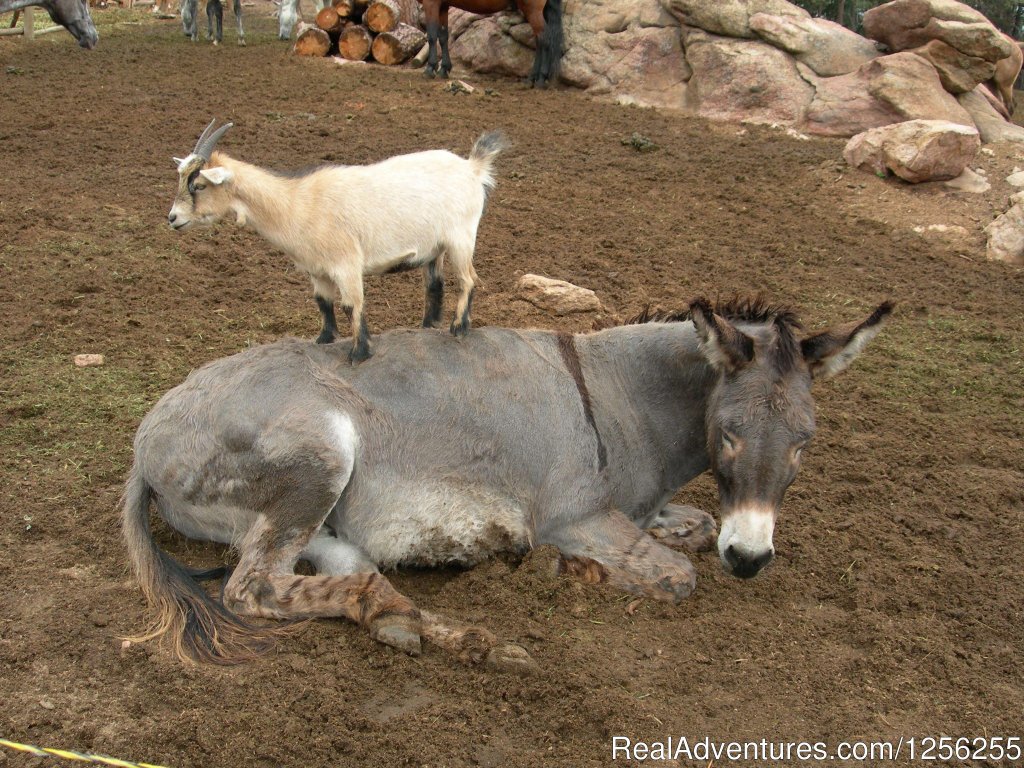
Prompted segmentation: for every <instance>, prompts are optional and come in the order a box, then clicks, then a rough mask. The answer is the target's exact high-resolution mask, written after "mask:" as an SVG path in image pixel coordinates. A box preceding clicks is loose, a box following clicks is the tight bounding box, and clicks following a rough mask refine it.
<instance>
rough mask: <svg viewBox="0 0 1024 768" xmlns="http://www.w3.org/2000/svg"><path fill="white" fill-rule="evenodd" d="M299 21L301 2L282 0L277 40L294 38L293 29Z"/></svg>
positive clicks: (297, 0)
mask: <svg viewBox="0 0 1024 768" xmlns="http://www.w3.org/2000/svg"><path fill="white" fill-rule="evenodd" d="M298 19H299V0H281V10H280V11H278V20H277V21H278V23H277V38H278V40H287V39H288V38H289V37H291V36H292V28H293V27H294V26H295V22H296V21H298Z"/></svg>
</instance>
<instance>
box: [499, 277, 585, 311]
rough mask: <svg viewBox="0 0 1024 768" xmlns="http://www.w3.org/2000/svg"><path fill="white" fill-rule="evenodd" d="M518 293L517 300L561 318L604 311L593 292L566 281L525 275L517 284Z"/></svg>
mask: <svg viewBox="0 0 1024 768" xmlns="http://www.w3.org/2000/svg"><path fill="white" fill-rule="evenodd" d="M516 292H517V298H520V299H522V300H524V301H528V302H530V303H531V304H533V305H534V306H535V307H537V308H539V309H543V310H544V311H545V312H551V313H553V314H555V315H559V316H561V315H568V314H571V313H574V312H600V311H601V310H602V309H603V307H602V306H601V302H600V300H599V299H598V298H597V294H595V293H594V292H593V291H591V290H589V289H587V288H580V287H579V286H578V285H573V284H572V283H567V282H566V281H565V280H553V279H551V278H550V277H542V276H541V275H531V274H527V275H523V276H522V277H521V278H519V282H518V283H517V284H516Z"/></svg>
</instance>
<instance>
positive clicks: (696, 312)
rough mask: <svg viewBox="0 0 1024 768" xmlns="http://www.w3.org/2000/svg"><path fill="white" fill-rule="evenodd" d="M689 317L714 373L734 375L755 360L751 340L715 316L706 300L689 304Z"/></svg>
mask: <svg viewBox="0 0 1024 768" xmlns="http://www.w3.org/2000/svg"><path fill="white" fill-rule="evenodd" d="M690 318H691V319H692V320H693V327H694V328H696V329H697V336H699V337H700V340H701V350H702V351H703V352H704V356H705V357H706V358H707V359H708V362H709V363H711V365H712V366H713V367H714V368H716V369H717V370H720V371H725V372H726V373H733V372H735V371H738V370H739V369H740V368H742V367H743V366H744V365H746V364H747V363H749V362H750V361H751V360H753V359H754V340H753V339H751V338H750V337H749V336H747V335H746V334H745V333H743V331H740V330H738V329H737V328H736V327H735V326H734V325H733V324H732V323H730V322H729V321H728V320H726V319H725V318H723V317H720V316H718V315H716V314H715V313H714V312H713V311H712V310H711V305H710V304H709V303H708V302H707V300H706V299H694V300H693V301H692V302H690Z"/></svg>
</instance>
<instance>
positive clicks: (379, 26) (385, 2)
mask: <svg viewBox="0 0 1024 768" xmlns="http://www.w3.org/2000/svg"><path fill="white" fill-rule="evenodd" d="M401 15H402V6H401V4H400V3H399V2H398V0H372V1H371V2H370V5H369V6H368V7H367V8H366V13H364V14H363V24H365V25H366V27H367V28H368V29H369V30H370V31H371V32H377V33H380V32H390V31H391V30H393V29H394V28H395V27H397V26H398V24H399V22H400V21H401V20H402V19H401Z"/></svg>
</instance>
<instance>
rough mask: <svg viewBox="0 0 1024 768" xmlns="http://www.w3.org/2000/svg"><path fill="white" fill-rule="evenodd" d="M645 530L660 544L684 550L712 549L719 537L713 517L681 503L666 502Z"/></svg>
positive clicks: (704, 550) (699, 550)
mask: <svg viewBox="0 0 1024 768" xmlns="http://www.w3.org/2000/svg"><path fill="white" fill-rule="evenodd" d="M647 532H648V533H649V534H651V536H653V537H654V538H656V539H658V541H660V542H661V543H662V544H664V545H666V546H669V547H678V548H679V549H683V550H686V551H687V552H707V551H708V550H710V549H714V547H715V541H716V539H717V538H718V526H717V525H716V524H715V518H713V517H712V516H711V515H709V514H708V513H707V512H704V511H703V510H700V509H697V508H696V507H691V506H688V505H680V504H666V505H665V506H664V507H663V508H662V510H661V511H660V512H659V513H658V516H657V517H656V518H654V522H653V523H651V525H650V527H649V528H648V529H647Z"/></svg>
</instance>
